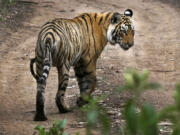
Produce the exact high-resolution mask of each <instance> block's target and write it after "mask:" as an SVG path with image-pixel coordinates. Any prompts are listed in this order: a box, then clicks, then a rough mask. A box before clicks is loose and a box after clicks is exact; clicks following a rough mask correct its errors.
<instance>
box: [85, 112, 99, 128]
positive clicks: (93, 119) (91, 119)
mask: <svg viewBox="0 0 180 135" xmlns="http://www.w3.org/2000/svg"><path fill="white" fill-rule="evenodd" d="M97 117H98V113H97V112H96V111H90V112H88V113H87V122H88V124H90V125H91V126H93V125H96V123H97Z"/></svg>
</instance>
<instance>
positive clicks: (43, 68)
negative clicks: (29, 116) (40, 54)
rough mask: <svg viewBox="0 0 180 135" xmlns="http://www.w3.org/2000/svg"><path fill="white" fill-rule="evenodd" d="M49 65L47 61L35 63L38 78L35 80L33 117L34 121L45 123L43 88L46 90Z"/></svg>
mask: <svg viewBox="0 0 180 135" xmlns="http://www.w3.org/2000/svg"><path fill="white" fill-rule="evenodd" d="M50 68H51V64H50V62H49V60H44V62H43V63H40V62H37V63H36V72H37V75H38V76H39V80H37V95H36V114H35V117H34V120H35V121H45V120H47V117H46V114H45V88H46V79H47V77H48V74H49V70H50Z"/></svg>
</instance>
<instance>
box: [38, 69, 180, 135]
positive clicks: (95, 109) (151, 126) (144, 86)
mask: <svg viewBox="0 0 180 135" xmlns="http://www.w3.org/2000/svg"><path fill="white" fill-rule="evenodd" d="M124 78H125V84H124V85H123V86H120V87H119V88H118V89H117V90H115V91H114V92H115V93H120V92H122V91H124V90H126V91H129V92H131V93H132V95H133V96H132V97H131V98H130V99H129V100H128V102H127V103H126V105H125V108H124V111H123V116H124V119H125V122H126V123H125V125H124V126H123V127H121V130H120V132H121V133H120V134H121V135H159V134H160V133H159V126H158V124H159V122H161V121H164V120H165V121H170V122H171V123H172V124H173V126H172V135H180V84H178V85H177V86H176V92H175V95H174V100H175V103H174V104H173V105H169V106H167V107H165V108H163V109H162V110H160V111H159V112H156V110H155V108H154V107H153V106H152V105H151V104H149V103H142V102H141V95H142V93H143V92H144V91H146V90H150V89H151V90H155V89H159V88H161V86H160V85H159V84H157V83H152V82H149V81H148V78H149V72H148V71H146V70H145V71H143V72H142V73H138V72H137V71H136V70H129V71H127V72H126V73H125V74H124ZM107 96H110V95H106V96H102V97H98V98H95V99H88V98H87V97H85V98H86V100H88V101H89V104H87V105H85V106H84V107H83V108H82V110H83V112H85V116H86V122H87V124H86V131H87V132H86V133H87V135H93V130H96V131H97V129H99V130H100V131H101V134H102V135H109V134H110V131H111V121H110V118H109V116H108V115H107V113H106V109H105V108H103V107H102V106H101V105H100V104H99V101H100V100H102V99H104V98H106V97H107ZM64 126H65V120H63V121H61V122H55V123H54V124H53V127H51V128H50V129H49V131H48V132H46V131H45V129H44V128H43V127H42V126H38V127H36V128H35V129H36V130H38V131H39V135H66V134H65V133H64ZM97 127H98V128H97ZM76 135H79V134H78V133H76Z"/></svg>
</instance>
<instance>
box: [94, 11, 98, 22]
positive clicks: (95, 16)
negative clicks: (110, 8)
mask: <svg viewBox="0 0 180 135" xmlns="http://www.w3.org/2000/svg"><path fill="white" fill-rule="evenodd" d="M96 18H97V13H95V15H94V20H95V21H96Z"/></svg>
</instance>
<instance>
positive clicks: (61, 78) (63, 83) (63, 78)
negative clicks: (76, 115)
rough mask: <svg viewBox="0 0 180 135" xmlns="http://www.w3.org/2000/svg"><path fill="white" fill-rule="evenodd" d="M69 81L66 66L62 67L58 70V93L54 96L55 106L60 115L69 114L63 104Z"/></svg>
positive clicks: (67, 108)
mask: <svg viewBox="0 0 180 135" xmlns="http://www.w3.org/2000/svg"><path fill="white" fill-rule="evenodd" d="M68 81H69V69H68V66H65V65H63V66H62V67H59V68H58V92H57V94H56V105H57V107H58V109H59V112H60V113H66V112H69V111H70V109H69V107H68V106H67V105H66V104H65V101H64V96H65V91H66V88H67V85H68Z"/></svg>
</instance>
